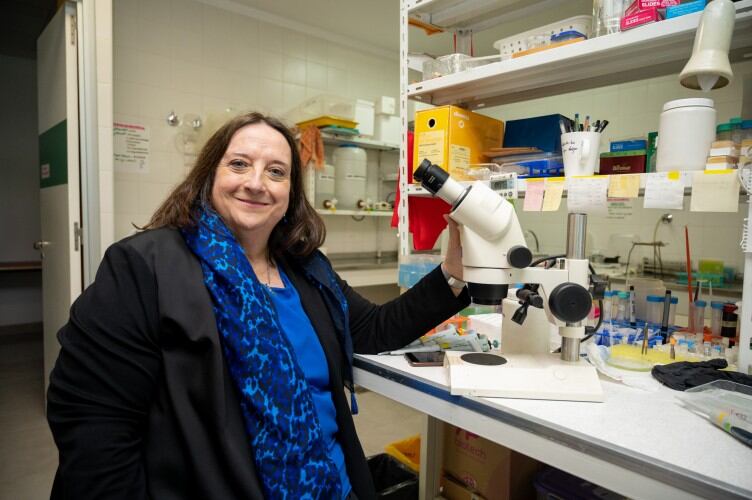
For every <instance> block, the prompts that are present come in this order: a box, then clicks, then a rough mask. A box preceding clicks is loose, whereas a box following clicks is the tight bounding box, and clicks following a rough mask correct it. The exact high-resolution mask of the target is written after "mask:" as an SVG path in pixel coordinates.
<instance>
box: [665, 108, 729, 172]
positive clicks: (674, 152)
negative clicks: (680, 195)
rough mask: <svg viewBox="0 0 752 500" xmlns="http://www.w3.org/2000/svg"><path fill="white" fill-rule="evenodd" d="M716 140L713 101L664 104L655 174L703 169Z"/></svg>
mask: <svg viewBox="0 0 752 500" xmlns="http://www.w3.org/2000/svg"><path fill="white" fill-rule="evenodd" d="M714 140H715V108H714V107H713V100H712V99H705V98H692V99H677V100H675V101H669V102H667V103H666V104H664V105H663V112H662V113H661V119H660V124H659V126H658V155H657V159H656V165H655V169H656V171H657V172H668V171H670V170H705V161H706V160H707V157H708V152H709V151H710V145H711V144H712V143H713V141H714Z"/></svg>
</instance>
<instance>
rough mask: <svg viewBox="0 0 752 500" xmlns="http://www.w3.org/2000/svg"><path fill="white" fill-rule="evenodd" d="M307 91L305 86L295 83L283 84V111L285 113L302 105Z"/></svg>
mask: <svg viewBox="0 0 752 500" xmlns="http://www.w3.org/2000/svg"><path fill="white" fill-rule="evenodd" d="M305 91H306V89H305V87H304V86H303V85H296V84H294V83H283V84H282V109H283V111H284V112H287V111H288V110H290V109H292V108H293V107H295V106H297V105H298V104H300V103H301V102H302V101H304V100H305V98H306V92H305Z"/></svg>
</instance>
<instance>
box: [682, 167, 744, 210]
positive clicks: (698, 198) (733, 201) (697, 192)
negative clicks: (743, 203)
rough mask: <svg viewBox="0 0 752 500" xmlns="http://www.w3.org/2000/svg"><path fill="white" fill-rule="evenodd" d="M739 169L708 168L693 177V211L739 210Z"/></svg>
mask: <svg viewBox="0 0 752 500" xmlns="http://www.w3.org/2000/svg"><path fill="white" fill-rule="evenodd" d="M736 174H737V170H706V171H704V172H695V173H694V176H693V177H692V199H691V201H690V203H689V210H690V211H691V212H737V211H738V210H739V188H740V184H739V177H738V176H737V175H736Z"/></svg>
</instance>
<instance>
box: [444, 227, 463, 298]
mask: <svg viewBox="0 0 752 500" xmlns="http://www.w3.org/2000/svg"><path fill="white" fill-rule="evenodd" d="M444 220H446V221H447V228H448V229H449V241H448V243H447V252H446V256H445V257H444V262H442V264H441V265H442V266H443V267H444V271H445V272H446V273H447V274H449V275H450V276H454V277H455V278H457V279H459V280H461V279H462V242H461V241H460V229H459V225H458V224H457V223H456V222H455V221H454V220H452V218H451V217H449V216H448V215H444ZM460 291H461V290H456V294H457V295H459V293H460Z"/></svg>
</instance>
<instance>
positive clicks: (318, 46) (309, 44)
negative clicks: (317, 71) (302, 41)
mask: <svg viewBox="0 0 752 500" xmlns="http://www.w3.org/2000/svg"><path fill="white" fill-rule="evenodd" d="M306 58H307V59H308V60H309V61H311V62H315V63H318V64H323V65H326V64H327V63H328V61H329V44H328V43H327V42H326V41H325V40H322V39H321V38H318V37H314V36H309V37H308V39H307V40H306Z"/></svg>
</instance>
